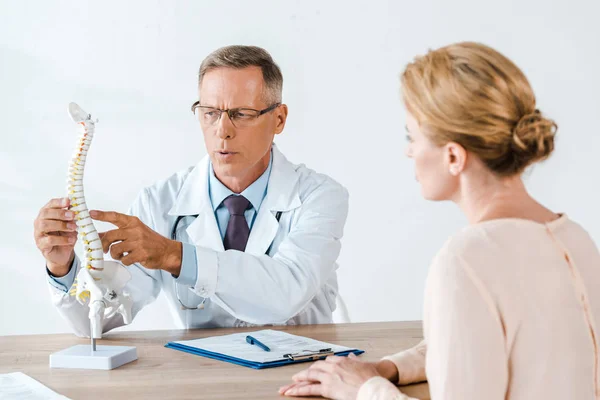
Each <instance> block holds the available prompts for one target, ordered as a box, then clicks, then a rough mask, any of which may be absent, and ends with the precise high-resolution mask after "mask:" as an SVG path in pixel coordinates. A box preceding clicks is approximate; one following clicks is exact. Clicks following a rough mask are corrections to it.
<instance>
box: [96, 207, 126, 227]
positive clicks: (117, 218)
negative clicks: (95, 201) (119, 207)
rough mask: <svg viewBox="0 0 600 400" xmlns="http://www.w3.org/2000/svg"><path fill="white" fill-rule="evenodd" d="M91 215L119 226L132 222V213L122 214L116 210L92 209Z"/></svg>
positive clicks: (98, 219)
mask: <svg viewBox="0 0 600 400" xmlns="http://www.w3.org/2000/svg"><path fill="white" fill-rule="evenodd" d="M90 217H92V219H95V220H97V221H104V222H110V223H111V224H113V225H116V226H118V227H119V228H124V227H126V226H127V225H128V224H129V223H131V221H132V218H135V217H132V216H131V215H126V214H121V213H118V212H116V211H98V210H91V211H90Z"/></svg>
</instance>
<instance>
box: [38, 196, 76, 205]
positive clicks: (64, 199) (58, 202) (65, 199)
mask: <svg viewBox="0 0 600 400" xmlns="http://www.w3.org/2000/svg"><path fill="white" fill-rule="evenodd" d="M69 203H70V201H69V198H68V197H59V198H56V199H52V200H50V201H49V202H48V203H46V205H45V206H44V207H43V208H64V207H69Z"/></svg>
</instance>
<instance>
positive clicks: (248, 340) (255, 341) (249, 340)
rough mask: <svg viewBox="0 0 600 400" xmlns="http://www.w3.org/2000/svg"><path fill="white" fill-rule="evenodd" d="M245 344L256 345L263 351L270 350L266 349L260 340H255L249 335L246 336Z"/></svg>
mask: <svg viewBox="0 0 600 400" xmlns="http://www.w3.org/2000/svg"><path fill="white" fill-rule="evenodd" d="M246 342H248V343H250V344H253V345H256V346H258V347H260V348H261V349H263V350H264V351H271V349H270V348H268V347H267V346H266V345H265V344H264V343H261V342H260V340H257V339H255V338H253V337H252V336H250V335H248V336H246Z"/></svg>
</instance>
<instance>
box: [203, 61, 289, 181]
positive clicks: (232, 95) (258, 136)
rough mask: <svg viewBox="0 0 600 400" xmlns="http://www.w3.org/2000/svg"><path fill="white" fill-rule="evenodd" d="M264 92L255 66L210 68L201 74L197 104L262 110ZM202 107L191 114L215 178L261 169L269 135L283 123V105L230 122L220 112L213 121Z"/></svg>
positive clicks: (268, 149) (207, 111) (225, 114)
mask: <svg viewBox="0 0 600 400" xmlns="http://www.w3.org/2000/svg"><path fill="white" fill-rule="evenodd" d="M265 94H266V91H265V86H264V81H263V76H262V71H261V69H260V68H259V67H248V68H244V69H233V68H217V69H213V70H211V71H209V72H207V73H206V74H205V75H204V77H203V79H202V84H201V86H200V89H199V95H200V106H202V107H214V108H218V109H232V108H247V109H254V110H259V111H260V110H264V109H266V108H268V107H270V106H271V105H272V104H267V102H266V101H265V97H266V96H265ZM202 107H200V108H197V109H196V111H195V113H196V116H197V117H198V120H199V121H200V126H201V128H202V131H203V133H204V142H205V144H206V151H207V152H208V155H209V156H210V159H211V161H212V163H213V168H214V170H215V173H216V175H217V177H219V178H226V177H228V178H234V179H244V177H246V176H248V175H252V174H255V173H256V171H257V170H260V171H261V172H262V171H263V170H264V168H266V165H268V162H269V151H270V149H271V144H272V143H273V137H274V136H275V135H277V134H279V133H281V131H283V128H284V126H285V120H286V117H287V107H286V106H285V105H281V106H278V107H276V108H275V109H274V110H272V111H270V112H267V113H265V114H262V115H260V116H258V117H256V118H246V117H243V114H240V115H241V116H242V118H240V119H239V120H238V119H237V118H234V120H233V121H232V120H231V118H230V117H229V115H227V113H222V114H221V117H220V118H219V119H218V120H216V121H214V122H211V111H210V110H209V109H206V108H202ZM242 112H243V111H242ZM265 160H266V161H265Z"/></svg>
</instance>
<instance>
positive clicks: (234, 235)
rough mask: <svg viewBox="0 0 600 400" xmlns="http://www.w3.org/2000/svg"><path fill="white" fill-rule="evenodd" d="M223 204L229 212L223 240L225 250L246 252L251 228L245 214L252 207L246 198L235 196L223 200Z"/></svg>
mask: <svg viewBox="0 0 600 400" xmlns="http://www.w3.org/2000/svg"><path fill="white" fill-rule="evenodd" d="M223 204H225V207H227V210H228V211H229V222H228V223H227V230H226V231H225V239H223V245H224V246H225V250H229V249H233V250H239V251H244V250H245V249H246V243H248V236H250V228H249V227H248V222H246V217H245V216H244V212H245V211H246V210H247V209H248V208H250V207H251V206H252V205H251V204H250V202H249V201H248V199H247V198H245V197H244V196H234V195H231V196H229V197H228V198H226V199H225V200H223Z"/></svg>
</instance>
